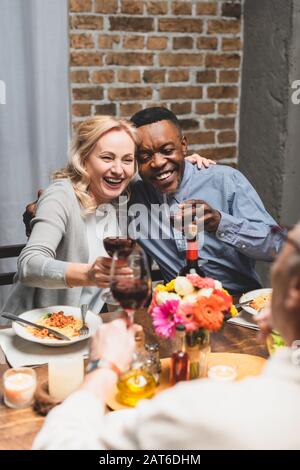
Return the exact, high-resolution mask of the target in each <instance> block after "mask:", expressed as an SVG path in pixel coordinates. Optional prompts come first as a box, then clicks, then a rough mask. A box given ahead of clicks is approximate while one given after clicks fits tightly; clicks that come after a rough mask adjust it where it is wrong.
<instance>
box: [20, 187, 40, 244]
mask: <svg viewBox="0 0 300 470" xmlns="http://www.w3.org/2000/svg"><path fill="white" fill-rule="evenodd" d="M42 192H43V190H42V189H39V190H38V194H37V200H36V201H34V202H31V203H30V204H27V206H26V209H25V212H24V214H23V222H24V224H25V228H26V237H30V234H31V227H30V222H31V220H32V219H33V218H34V216H35V213H36V206H37V202H38V200H39V198H40V197H41V194H42Z"/></svg>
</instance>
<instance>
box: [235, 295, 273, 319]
mask: <svg viewBox="0 0 300 470" xmlns="http://www.w3.org/2000/svg"><path fill="white" fill-rule="evenodd" d="M270 293H272V289H271V288H267V289H256V290H252V291H250V292H247V293H246V294H243V295H242V297H241V298H240V300H239V303H242V302H248V301H251V300H254V299H256V297H258V296H259V295H265V294H270ZM242 308H243V310H245V312H248V313H251V315H257V314H258V313H260V312H258V311H257V310H255V309H254V308H252V307H249V306H248V305H245V306H244V307H242Z"/></svg>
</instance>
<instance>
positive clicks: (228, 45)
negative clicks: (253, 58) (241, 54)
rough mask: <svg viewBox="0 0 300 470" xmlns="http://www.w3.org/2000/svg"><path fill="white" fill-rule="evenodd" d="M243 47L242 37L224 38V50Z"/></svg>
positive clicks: (237, 49) (235, 49)
mask: <svg viewBox="0 0 300 470" xmlns="http://www.w3.org/2000/svg"><path fill="white" fill-rule="evenodd" d="M241 48H242V43H241V40H240V38H223V39H222V49H223V51H239V50H240V49H241Z"/></svg>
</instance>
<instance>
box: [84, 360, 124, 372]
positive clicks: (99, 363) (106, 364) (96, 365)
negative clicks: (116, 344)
mask: <svg viewBox="0 0 300 470" xmlns="http://www.w3.org/2000/svg"><path fill="white" fill-rule="evenodd" d="M96 369H110V370H112V371H113V372H115V373H116V374H117V376H120V375H121V373H122V372H121V371H120V369H119V367H118V366H116V364H114V363H113V362H111V361H109V360H108V359H104V358H102V359H96V360H95V361H89V362H88V365H87V368H86V372H87V374H89V373H90V372H92V371H93V370H96Z"/></svg>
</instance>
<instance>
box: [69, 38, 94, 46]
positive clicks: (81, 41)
mask: <svg viewBox="0 0 300 470" xmlns="http://www.w3.org/2000/svg"><path fill="white" fill-rule="evenodd" d="M70 47H71V48H73V49H92V48H93V47H94V39H93V36H92V35H91V34H70Z"/></svg>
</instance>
